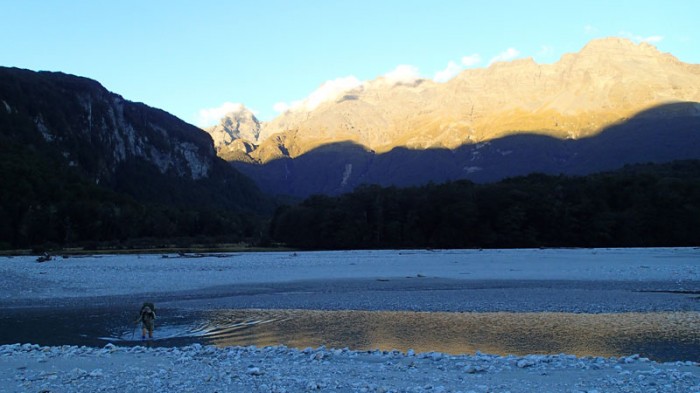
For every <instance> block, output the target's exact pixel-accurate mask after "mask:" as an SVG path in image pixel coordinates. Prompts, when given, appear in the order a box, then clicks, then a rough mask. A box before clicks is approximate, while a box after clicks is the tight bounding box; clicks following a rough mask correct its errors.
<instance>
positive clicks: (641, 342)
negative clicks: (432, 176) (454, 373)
mask: <svg viewBox="0 0 700 393" xmlns="http://www.w3.org/2000/svg"><path fill="white" fill-rule="evenodd" d="M134 318H135V316H134V313H133V310H130V311H126V310H123V311H117V310H111V311H67V310H51V311H41V310H24V311H21V312H12V313H4V314H3V315H0V344H12V343H17V342H19V343H34V344H40V345H65V344H68V345H88V346H104V345H105V344H106V343H107V342H114V343H117V344H120V345H142V344H144V342H143V341H141V340H140V331H139V330H140V329H138V327H137V326H136V325H135V324H134V323H133V321H134ZM146 343H147V344H148V345H157V346H180V345H187V344H193V343H202V344H214V345H217V346H222V347H223V346H237V345H242V346H247V345H256V346H260V347H263V346H272V345H286V346H288V347H293V348H300V349H303V348H306V347H318V346H321V345H325V346H326V347H328V348H346V347H347V348H350V349H353V350H372V349H381V350H393V349H397V350H400V351H404V352H405V351H407V350H409V349H413V350H415V351H416V352H430V351H438V352H445V353H452V354H473V353H475V352H476V351H481V352H484V353H493V354H501V355H506V354H515V355H525V354H558V353H567V354H575V355H578V356H605V357H607V356H627V355H632V354H636V353H638V354H640V355H642V356H645V357H648V358H651V359H654V360H658V361H674V360H692V361H700V313H698V312H664V313H621V314H568V313H503V312H501V313H446V312H379V311H308V310H218V311H204V312H195V313H192V312H185V311H180V310H167V309H161V310H159V314H158V319H157V320H156V331H155V340H154V341H147V342H146Z"/></svg>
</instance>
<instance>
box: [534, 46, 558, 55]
mask: <svg viewBox="0 0 700 393" xmlns="http://www.w3.org/2000/svg"><path fill="white" fill-rule="evenodd" d="M552 52H554V48H552V47H551V46H549V45H542V46H541V47H540V51H539V52H537V54H538V55H540V56H548V55H551V54H552Z"/></svg>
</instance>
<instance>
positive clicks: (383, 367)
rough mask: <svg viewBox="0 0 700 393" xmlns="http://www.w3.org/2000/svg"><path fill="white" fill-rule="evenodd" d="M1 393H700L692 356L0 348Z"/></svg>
mask: <svg viewBox="0 0 700 393" xmlns="http://www.w3.org/2000/svg"><path fill="white" fill-rule="evenodd" d="M0 365H1V366H2V367H0V370H1V371H0V384H1V385H2V386H3V389H6V390H4V391H7V392H87V393H89V392H95V393H96V392H148V391H179V392H278V393H282V392H311V391H329V392H383V393H388V392H416V393H418V392H424V393H433V392H463V393H467V392H506V391H507V392H514V393H515V392H555V391H556V392H589V393H592V392H678V393H680V392H684V393H687V392H700V368H699V367H698V364H697V363H693V362H673V363H656V362H653V361H650V360H648V359H645V358H640V357H639V356H636V355H635V356H629V357H622V358H614V357H613V358H602V357H586V358H577V357H575V356H573V355H564V354H561V355H528V356H522V357H518V356H496V355H487V354H481V353H476V354H474V355H463V356H452V355H445V354H442V353H437V352H428V353H415V352H414V351H411V350H409V351H408V352H406V353H402V352H399V351H379V350H374V351H351V350H348V349H328V348H325V347H319V348H306V349H303V350H298V349H292V348H287V347H284V346H276V347H265V348H256V347H229V348H216V347H212V346H202V345H198V344H195V345H191V346H187V347H180V348H148V347H145V346H136V347H118V346H114V345H112V344H107V345H106V346H105V347H103V348H88V347H75V346H62V347H41V346H38V345H30V344H24V345H20V344H15V345H4V346H0Z"/></svg>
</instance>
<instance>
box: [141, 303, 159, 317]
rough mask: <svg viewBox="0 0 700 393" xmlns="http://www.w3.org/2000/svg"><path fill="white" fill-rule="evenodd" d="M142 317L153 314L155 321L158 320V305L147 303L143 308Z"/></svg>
mask: <svg viewBox="0 0 700 393" xmlns="http://www.w3.org/2000/svg"><path fill="white" fill-rule="evenodd" d="M140 314H141V315H143V314H153V319H155V318H156V305H155V304H153V303H150V302H145V303H143V305H142V306H141V313H140Z"/></svg>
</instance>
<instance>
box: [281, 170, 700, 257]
mask: <svg viewBox="0 0 700 393" xmlns="http://www.w3.org/2000/svg"><path fill="white" fill-rule="evenodd" d="M270 237H271V238H272V239H273V240H274V241H276V242H280V243H284V244H286V245H288V246H292V247H298V248H303V249H373V248H413V247H417V248H515V247H650V246H697V245H700V161H678V162H674V163H671V164H663V165H654V164H648V165H637V166H628V167H625V168H624V169H621V170H619V171H615V172H609V173H601V174H595V175H589V176H581V177H572V176H547V175H541V174H533V175H529V176H524V177H517V178H511V179H506V180H503V181H501V182H498V183H493V184H474V183H472V182H469V181H455V182H450V183H445V184H429V185H426V186H421V187H412V188H402V189H399V188H395V187H379V186H372V185H368V186H361V187H359V188H357V189H356V190H355V191H354V192H352V193H349V194H345V195H341V196H337V197H330V196H322V195H316V196H312V197H310V198H308V199H306V200H304V201H303V202H301V203H299V204H297V205H291V206H283V207H280V208H278V209H277V211H276V213H275V214H274V217H273V219H272V221H271V224H270Z"/></svg>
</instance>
